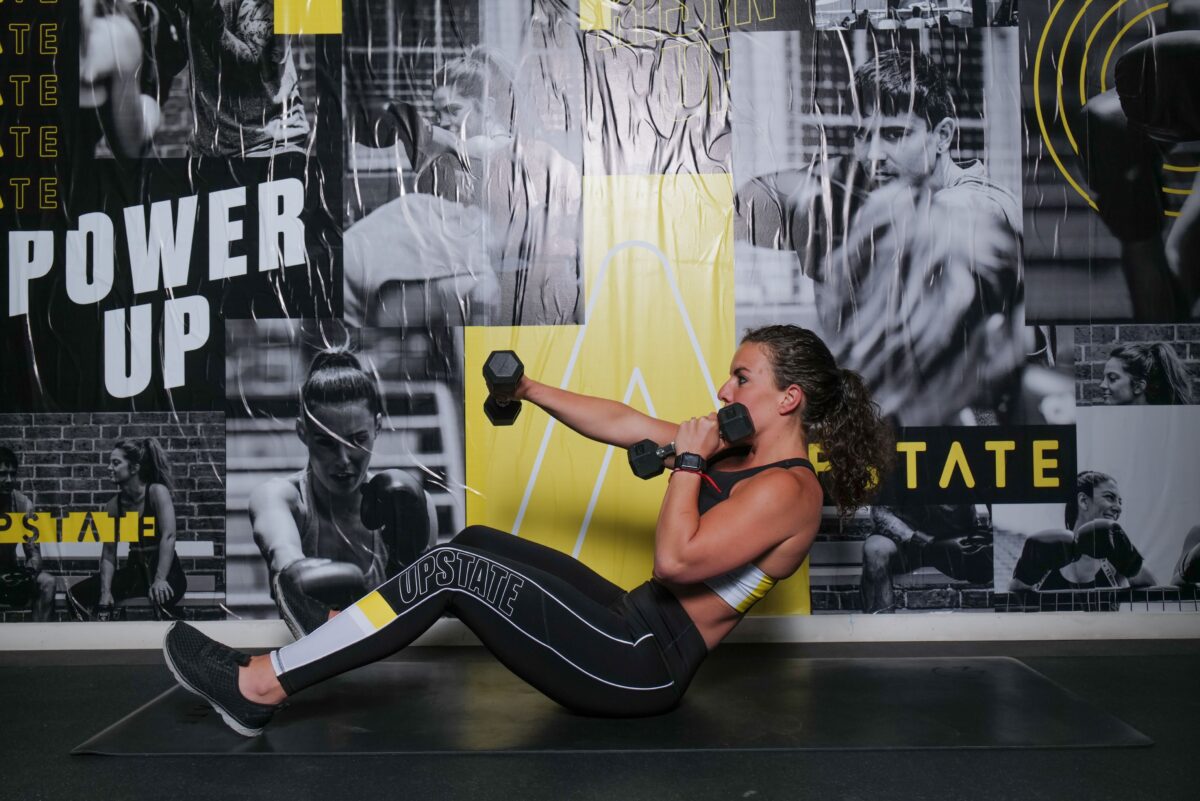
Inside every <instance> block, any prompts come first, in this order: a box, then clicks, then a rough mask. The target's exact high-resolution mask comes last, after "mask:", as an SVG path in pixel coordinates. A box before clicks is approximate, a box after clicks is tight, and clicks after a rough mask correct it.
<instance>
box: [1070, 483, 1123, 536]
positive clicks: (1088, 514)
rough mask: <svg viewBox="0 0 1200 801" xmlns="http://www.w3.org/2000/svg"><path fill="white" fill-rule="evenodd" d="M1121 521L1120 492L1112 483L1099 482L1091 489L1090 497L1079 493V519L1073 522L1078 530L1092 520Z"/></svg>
mask: <svg viewBox="0 0 1200 801" xmlns="http://www.w3.org/2000/svg"><path fill="white" fill-rule="evenodd" d="M1100 519H1105V520H1112V521H1114V522H1115V521H1117V520H1120V519H1121V491H1120V490H1119V489H1117V484H1116V482H1114V481H1101V482H1100V483H1099V484H1097V485H1096V486H1095V487H1094V488H1093V489H1092V497H1090V498H1089V497H1088V496H1087V495H1086V494H1084V493H1082V492H1081V493H1079V518H1078V519H1077V520H1076V521H1075V528H1076V529H1078V528H1079V527H1080V526H1082V525H1084V524H1085V523H1090V522H1092V521H1093V520H1100Z"/></svg>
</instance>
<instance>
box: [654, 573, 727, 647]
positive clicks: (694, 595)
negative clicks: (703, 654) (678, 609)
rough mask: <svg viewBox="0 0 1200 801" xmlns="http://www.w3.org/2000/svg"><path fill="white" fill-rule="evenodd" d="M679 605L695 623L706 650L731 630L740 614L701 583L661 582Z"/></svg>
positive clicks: (715, 644)
mask: <svg viewBox="0 0 1200 801" xmlns="http://www.w3.org/2000/svg"><path fill="white" fill-rule="evenodd" d="M662 583H663V586H665V587H666V588H667V589H668V590H670V591H671V594H672V595H674V596H675V597H676V598H678V599H679V605H680V606H682V607H683V611H685V612H687V614H688V617H690V618H691V619H692V622H693V623H695V624H696V630H697V631H699V632H700V636H701V637H703V638H704V644H705V645H707V646H708V650H710V651H711V650H712V649H713V648H715V647H716V646H717V643H719V642H720V641H721V640H723V639H725V637H726V635H728V634H729V632H730V631H732V630H733V627H734V626H736V625H737V624H738V621H740V620H741V619H742V616H741V615H740V614H738V612H737V610H735V609H734V608H733V607H731V606H730V605H729V604H727V603H725V601H723V600H721V597H720V596H719V595H717V594H716V593H715V592H713V591H712V590H710V589H709V588H708V587H706V586H704V585H703V584H669V583H667V582H662Z"/></svg>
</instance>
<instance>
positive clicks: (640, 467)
mask: <svg viewBox="0 0 1200 801" xmlns="http://www.w3.org/2000/svg"><path fill="white" fill-rule="evenodd" d="M717 426H718V427H719V428H720V429H721V439H723V440H725V441H726V442H728V443H730V444H732V443H734V442H738V441H740V440H743V439H745V438H746V437H748V436H750V435H751V434H753V433H754V421H752V420H751V419H750V412H749V410H748V409H746V407H745V406H743V405H742V404H740V403H731V404H729V405H728V406H725V407H723V408H722V409H721V410H720V411H719V412H717ZM674 455H675V443H674V442H668V443H667V444H666V445H661V446H660V445H659V444H658V443H656V442H655V441H654V440H652V439H644V440H642V441H641V442H638V443H635V444H634V445H633V447H632V448H630V449H629V467H630V468H631V469H632V470H633V474H634V475H635V476H637V477H638V478H641V479H649V478H654V477H655V476H657V475H661V474H662V471H663V470H664V469H665V467H666V466H665V465H664V462H665V461H666V460H667V459H669V458H670V457H672V456H674Z"/></svg>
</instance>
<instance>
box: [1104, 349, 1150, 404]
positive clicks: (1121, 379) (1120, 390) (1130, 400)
mask: <svg viewBox="0 0 1200 801" xmlns="http://www.w3.org/2000/svg"><path fill="white" fill-rule="evenodd" d="M1100 390H1101V391H1102V392H1103V393H1104V402H1105V403H1106V404H1107V405H1109V406H1128V405H1130V404H1144V403H1145V402H1146V382H1145V381H1141V380H1139V379H1136V378H1134V377H1133V376H1131V375H1130V374H1129V373H1128V372H1126V370H1125V365H1124V364H1123V363H1122V362H1121V360H1120V359H1109V360H1108V361H1106V362H1105V363H1104V378H1103V380H1101V382H1100Z"/></svg>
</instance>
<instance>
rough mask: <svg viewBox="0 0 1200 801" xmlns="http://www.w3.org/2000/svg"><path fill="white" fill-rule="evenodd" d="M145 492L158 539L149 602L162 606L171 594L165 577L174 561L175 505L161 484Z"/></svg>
mask: <svg viewBox="0 0 1200 801" xmlns="http://www.w3.org/2000/svg"><path fill="white" fill-rule="evenodd" d="M147 492H149V493H150V500H151V501H152V502H153V506H154V514H155V519H154V533H155V536H156V537H158V564H157V565H155V567H154V581H153V582H152V583H151V584H150V600H152V601H154V602H155V603H159V604H163V603H166V602H167V601H169V600H170V599H171V593H172V591H171V585H170V584H168V583H167V575H168V574H169V573H170V572H171V562H173V561H174V560H175V504H174V503H173V502H172V501H171V493H169V492H167V488H166V487H164V486H163V485H162V484H152V485H151V486H150V489H149V490H147Z"/></svg>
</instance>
